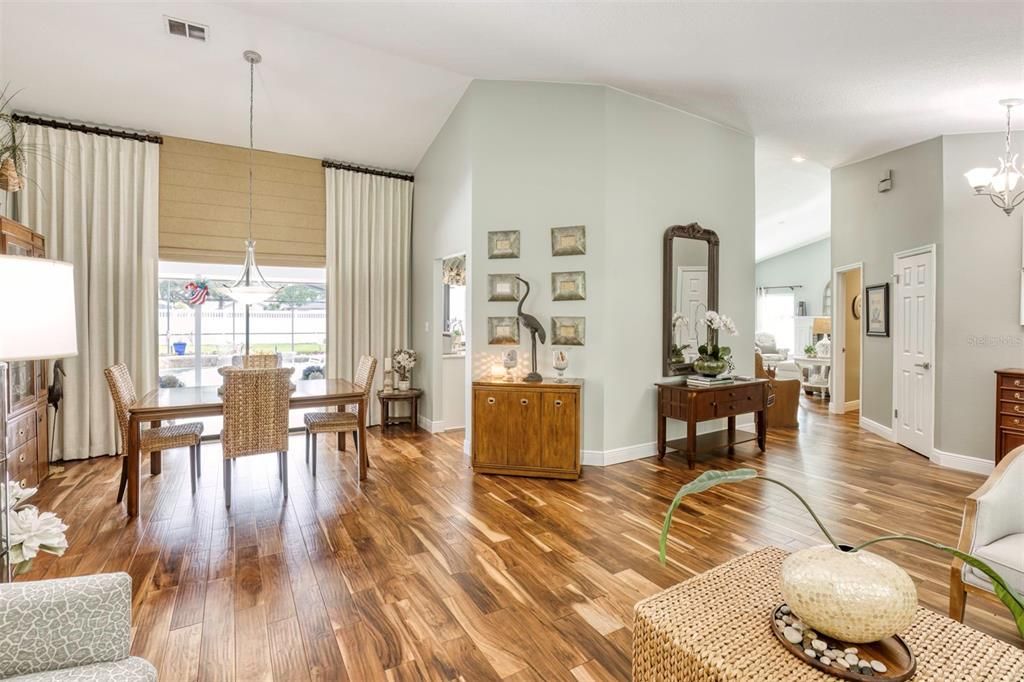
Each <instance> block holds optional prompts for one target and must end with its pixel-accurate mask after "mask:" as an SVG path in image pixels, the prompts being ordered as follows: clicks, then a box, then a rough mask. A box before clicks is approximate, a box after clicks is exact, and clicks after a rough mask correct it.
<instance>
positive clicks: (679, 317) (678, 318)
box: [672, 313, 690, 329]
mask: <svg viewBox="0 0 1024 682" xmlns="http://www.w3.org/2000/svg"><path fill="white" fill-rule="evenodd" d="M680 326H682V327H689V326H690V320H689V319H688V318H687V317H686V316H685V315H683V314H682V313H675V314H673V315H672V328H673V329H675V328H677V327H680Z"/></svg>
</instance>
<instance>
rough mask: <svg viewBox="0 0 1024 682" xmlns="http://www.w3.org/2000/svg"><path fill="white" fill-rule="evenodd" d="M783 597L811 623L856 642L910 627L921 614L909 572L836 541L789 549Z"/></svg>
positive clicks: (847, 640) (873, 640)
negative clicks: (848, 549)
mask: <svg viewBox="0 0 1024 682" xmlns="http://www.w3.org/2000/svg"><path fill="white" fill-rule="evenodd" d="M780 587H781V589H782V596H783V598H784V599H785V600H786V603H787V604H788V605H789V607H790V608H791V609H792V610H793V612H795V613H798V614H800V620H802V621H803V622H804V623H805V624H807V625H808V626H809V627H811V628H813V629H814V630H816V631H818V632H822V633H824V634H826V635H828V636H830V637H834V638H835V639H839V640H842V641H844V642H850V643H853V644H857V643H860V642H875V641H878V640H880V639H884V638H885V637H889V636H891V635H893V634H895V633H897V632H900V631H901V630H905V629H906V628H907V627H908V626H909V625H910V623H911V621H913V619H914V615H915V614H916V613H917V589H916V588H915V587H914V581H913V580H912V579H911V578H910V576H909V575H907V572H906V571H904V570H903V569H902V568H900V567H899V566H897V565H896V564H895V563H893V562H892V561H889V560H888V559H886V558H884V557H881V556H879V555H877V554H872V553H871V552H866V551H859V552H844V551H842V550H840V549H836V548H835V547H833V546H831V545H822V546H819V547H811V548H809V549H803V550H800V551H798V552H794V553H793V554H790V555H789V556H788V557H787V558H786V559H785V561H783V562H782V572H781V585H780Z"/></svg>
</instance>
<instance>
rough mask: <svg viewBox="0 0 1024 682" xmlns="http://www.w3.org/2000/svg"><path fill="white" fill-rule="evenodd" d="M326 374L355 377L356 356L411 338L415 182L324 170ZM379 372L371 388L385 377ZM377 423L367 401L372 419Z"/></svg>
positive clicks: (383, 351) (384, 351)
mask: <svg viewBox="0 0 1024 682" xmlns="http://www.w3.org/2000/svg"><path fill="white" fill-rule="evenodd" d="M324 172H325V175H326V183H327V300H328V302H329V305H328V308H327V373H328V376H330V377H332V378H352V377H354V376H355V369H356V367H357V365H358V364H359V356H361V355H372V356H374V357H375V358H377V362H378V363H379V365H378V366H379V367H381V368H383V366H384V359H385V358H389V357H391V352H392V351H393V350H395V349H396V348H404V347H407V346H408V344H409V298H410V292H409V285H410V271H411V265H410V254H411V242H412V195H413V183H412V182H411V181H409V180H403V179H398V178H388V177H382V176H379V175H369V174H366V173H358V172H354V171H349V170H340V169H335V168H326V169H325V170H324ZM383 374H384V373H383V371H379V372H377V374H376V377H375V378H374V386H373V388H372V390H373V391H374V394H375V392H376V390H377V389H378V388H380V387H381V385H382V383H383ZM378 421H379V414H378V405H377V401H376V400H371V401H370V410H369V413H368V415H367V423H368V424H376V423H378Z"/></svg>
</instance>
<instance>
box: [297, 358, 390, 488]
mask: <svg viewBox="0 0 1024 682" xmlns="http://www.w3.org/2000/svg"><path fill="white" fill-rule="evenodd" d="M376 371H377V359H376V358H374V357H373V356H371V355H364V356H362V357H361V358H359V367H358V368H357V369H356V381H355V383H356V386H358V387H360V388H361V389H363V397H364V398H366V401H365V402H364V404H366V405H369V404H370V403H369V400H370V389H371V388H372V387H373V375H374V372H376ZM304 421H305V423H306V462H309V453H310V450H311V449H312V451H313V475H314V476H316V437H317V435H318V434H321V433H336V434H338V449H339V450H344V449H345V434H346V433H348V432H351V433H352V440H353V441H354V442H355V445H356V450H357V451H358V452H359V456H360V457H363V456H364V455H363V453H362V449H361V443H360V442H359V407H358V406H357V405H346V406H345V409H344V410H342V411H340V412H309V413H307V414H306V416H305V419H304ZM364 461H366V466H370V460H369V458H366V459H365V460H364Z"/></svg>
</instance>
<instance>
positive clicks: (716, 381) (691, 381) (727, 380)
mask: <svg viewBox="0 0 1024 682" xmlns="http://www.w3.org/2000/svg"><path fill="white" fill-rule="evenodd" d="M734 381H735V379H734V378H733V377H702V376H700V375H699V374H695V375H693V376H690V377H686V385H687V386H699V387H701V388H707V387H709V386H723V385H725V384H731V383H733V382H734Z"/></svg>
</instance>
